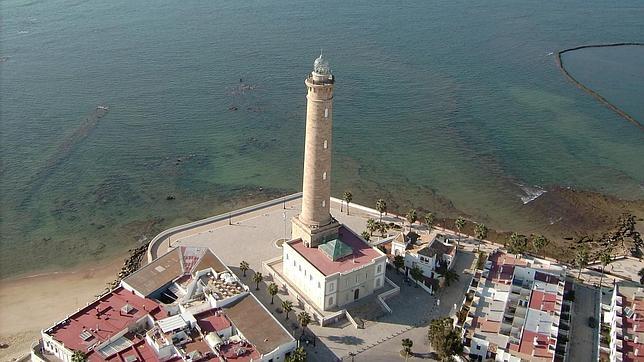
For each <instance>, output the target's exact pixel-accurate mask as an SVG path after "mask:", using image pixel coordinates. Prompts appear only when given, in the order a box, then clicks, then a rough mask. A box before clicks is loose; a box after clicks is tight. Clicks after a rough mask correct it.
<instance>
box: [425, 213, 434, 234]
mask: <svg viewBox="0 0 644 362" xmlns="http://www.w3.org/2000/svg"><path fill="white" fill-rule="evenodd" d="M424 219H425V225H427V235H429V233H430V232H431V231H432V226H434V214H432V213H431V212H427V213H426V214H425V217H424Z"/></svg>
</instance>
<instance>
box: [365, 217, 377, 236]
mask: <svg viewBox="0 0 644 362" xmlns="http://www.w3.org/2000/svg"><path fill="white" fill-rule="evenodd" d="M376 227H377V225H376V220H374V219H372V218H368V219H367V230H369V235H373V232H374V231H375V230H376Z"/></svg>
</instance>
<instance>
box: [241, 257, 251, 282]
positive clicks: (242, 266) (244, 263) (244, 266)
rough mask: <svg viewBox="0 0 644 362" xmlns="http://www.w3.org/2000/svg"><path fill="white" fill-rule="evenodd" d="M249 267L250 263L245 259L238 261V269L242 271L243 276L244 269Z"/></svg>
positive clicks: (246, 269)
mask: <svg viewBox="0 0 644 362" xmlns="http://www.w3.org/2000/svg"><path fill="white" fill-rule="evenodd" d="M249 268H250V265H248V263H247V262H246V261H242V262H241V263H239V269H240V270H241V271H242V272H243V273H244V278H246V271H248V269H249Z"/></svg>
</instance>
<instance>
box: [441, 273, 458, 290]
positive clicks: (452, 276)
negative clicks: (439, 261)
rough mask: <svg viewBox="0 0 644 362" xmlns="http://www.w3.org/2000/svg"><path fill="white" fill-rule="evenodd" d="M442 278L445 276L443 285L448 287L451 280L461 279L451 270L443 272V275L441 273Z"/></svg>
mask: <svg viewBox="0 0 644 362" xmlns="http://www.w3.org/2000/svg"><path fill="white" fill-rule="evenodd" d="M443 278H445V285H447V286H448V287H449V286H450V285H452V283H453V282H456V281H458V280H459V279H461V276H460V275H458V273H456V272H455V271H453V270H448V271H447V272H445V275H443Z"/></svg>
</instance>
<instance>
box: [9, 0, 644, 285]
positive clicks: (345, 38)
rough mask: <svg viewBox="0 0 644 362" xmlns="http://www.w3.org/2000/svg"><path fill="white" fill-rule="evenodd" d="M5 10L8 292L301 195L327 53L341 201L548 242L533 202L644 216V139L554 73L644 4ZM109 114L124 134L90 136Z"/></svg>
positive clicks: (633, 20) (637, 25) (168, 4)
mask: <svg viewBox="0 0 644 362" xmlns="http://www.w3.org/2000/svg"><path fill="white" fill-rule="evenodd" d="M0 11H1V12H2V13H1V15H2V19H3V21H2V22H1V25H0V26H1V27H2V28H1V32H0V44H1V45H0V46H1V54H0V55H1V56H2V57H7V58H6V59H5V61H4V62H2V63H0V72H1V73H0V81H1V83H0V87H1V88H0V91H1V94H2V97H1V98H0V116H1V122H2V123H1V126H2V128H1V135H0V137H1V138H0V140H1V146H2V156H1V157H2V161H1V165H0V172H1V174H0V175H1V180H0V192H1V195H2V200H1V201H2V202H1V206H0V210H1V211H2V212H1V216H0V217H1V220H0V227H1V234H2V236H1V238H2V239H1V242H2V249H3V252H2V253H1V255H0V275H3V276H7V275H10V274H15V273H22V272H28V271H32V270H35V269H39V268H44V267H49V266H54V267H55V266H67V265H70V264H72V263H75V262H80V261H87V260H93V259H97V258H101V257H105V256H108V255H110V254H113V253H116V252H117V251H120V250H123V249H124V248H127V247H128V246H131V245H133V244H134V243H136V242H137V240H140V239H142V236H143V235H146V236H148V237H149V236H151V235H152V234H153V233H154V232H155V231H157V230H158V229H159V228H162V227H166V226H170V225H174V224H178V223H181V222H185V221H188V220H192V219H196V218H200V217H204V216H208V215H211V214H214V213H217V212H220V211H223V210H226V209H229V208H231V207H237V206H241V205H243V204H248V203H252V202H255V201H258V200H261V199H266V198H269V197H274V196H276V195H278V194H284V193H290V192H295V191H297V190H298V189H299V188H300V184H301V175H300V173H301V169H302V150H303V132H304V112H305V89H304V86H303V80H304V77H305V75H306V73H307V72H309V71H310V68H311V65H312V61H313V59H314V58H315V57H316V56H317V54H318V52H319V49H320V48H324V49H325V52H326V53H327V56H328V58H329V59H330V61H331V65H332V68H333V70H334V73H335V74H336V77H337V86H336V102H335V113H334V119H335V123H334V127H335V128H334V132H335V133H334V137H335V142H334V147H335V148H334V154H335V160H334V162H335V163H334V167H335V168H334V171H333V176H332V177H333V190H334V193H335V194H336V195H340V194H341V193H342V192H343V191H344V190H346V189H350V190H352V191H353V193H354V195H355V199H356V201H358V202H363V203H366V204H371V203H373V200H374V199H375V198H376V197H377V196H383V197H385V198H387V199H388V200H390V204H397V205H401V207H405V208H406V207H409V206H410V205H414V206H417V207H419V206H422V207H425V208H431V209H439V210H445V211H449V210H453V209H458V210H460V212H463V213H467V214H469V215H472V217H474V218H476V219H478V220H483V221H485V222H487V223H488V224H489V225H491V226H493V227H497V228H503V229H515V228H516V229H520V228H524V229H525V228H528V227H535V225H534V221H533V220H530V219H529V218H528V217H527V216H525V215H524V214H523V209H524V205H523V201H522V199H521V198H522V197H524V198H525V197H526V196H528V195H527V194H526V192H525V190H524V189H522V186H521V185H523V187H524V188H525V186H529V187H536V186H540V187H546V186H551V185H564V186H575V187H579V188H584V189H591V190H597V191H601V192H606V193H610V194H614V195H617V196H620V197H626V198H642V197H644V191H643V187H642V185H643V184H644V165H643V164H642V160H641V158H640V157H638V155H642V154H644V139H643V137H642V133H641V132H640V131H638V130H637V129H635V128H634V127H633V126H632V125H630V124H628V123H627V122H625V121H623V120H622V119H620V118H619V117H617V116H616V115H615V114H613V113H612V112H611V111H609V110H607V109H605V108H604V107H603V106H601V105H599V104H598V103H597V102H596V101H595V100H593V99H592V98H591V97H588V96H587V95H586V94H584V93H583V92H580V91H579V90H578V89H576V88H575V87H574V86H572V85H571V84H569V83H568V82H567V81H565V80H564V79H563V77H562V76H561V74H560V73H559V71H558V70H557V69H556V67H555V64H554V60H553V58H552V56H548V55H547V54H548V53H550V52H552V51H554V50H556V49H562V48H568V47H571V46H575V45H579V44H587V43H597V42H603V41H615V40H624V41H627V40H637V39H638V38H642V35H644V34H643V33H642V29H641V19H642V17H643V15H644V6H643V5H642V3H641V1H623V2H619V3H614V2H599V3H593V4H588V3H587V2H583V1H566V2H563V3H561V2H551V3H535V2H532V1H523V0H518V1H517V0H512V1H510V0H507V1H498V2H494V3H493V4H491V3H488V2H485V3H472V2H468V1H437V2H425V1H410V2H406V3H404V4H399V3H392V2H386V1H352V2H346V1H339V0H335V1H326V2H309V1H276V0H264V1H247V2H239V1H220V0H213V1H194V0H187V1H183V2H176V1H167V0H157V1H151V0H142V1H136V2H132V1H123V0H115V1H110V2H105V1H97V0H89V1H79V0H74V1H70V0H52V1H24V0H4V1H3V3H2V6H1V7H0ZM240 78H242V80H243V83H244V84H247V85H252V88H253V89H246V88H247V87H246V88H245V87H240ZM640 89H642V87H640ZM637 96H639V97H640V98H641V91H640V92H639V93H638V94H635V95H633V97H637ZM631 99H634V98H632V97H631ZM627 102H628V101H627ZM99 104H107V105H109V106H110V111H109V113H108V115H107V116H106V117H104V118H102V119H100V120H99V121H98V123H97V125H96V127H95V128H93V129H92V130H91V132H88V133H87V134H86V135H84V134H82V132H81V136H74V134H75V132H76V131H77V130H78V129H79V127H81V126H82V125H83V124H86V122H85V121H84V119H85V118H86V117H88V116H91V115H92V113H93V110H94V109H95V107H96V106H97V105H99ZM230 107H237V109H238V110H237V111H232V110H229V108H230ZM179 160H180V161H179ZM260 186H261V187H263V191H261V192H260V191H258V189H259V187H260ZM168 194H173V195H175V196H176V200H173V201H168V200H166V196H167V195H168ZM152 220H157V221H159V222H158V224H157V225H156V229H154V228H152V229H151V228H149V225H150V224H151V223H152ZM537 226H538V225H537Z"/></svg>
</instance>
